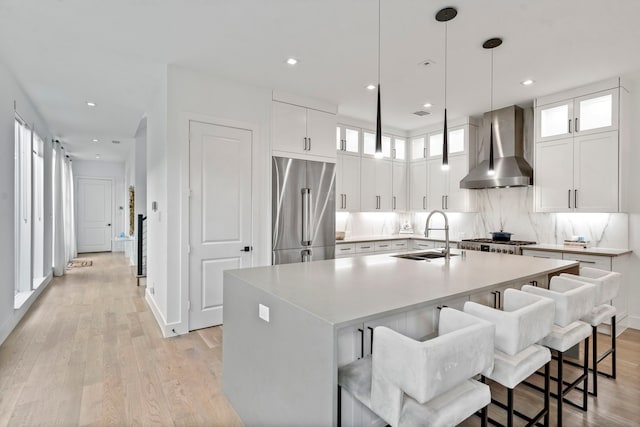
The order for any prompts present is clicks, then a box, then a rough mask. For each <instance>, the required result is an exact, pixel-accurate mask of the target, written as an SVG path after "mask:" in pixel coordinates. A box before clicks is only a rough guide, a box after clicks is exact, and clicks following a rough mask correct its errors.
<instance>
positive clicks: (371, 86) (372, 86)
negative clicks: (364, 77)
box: [367, 85, 376, 90]
mask: <svg viewBox="0 0 640 427" xmlns="http://www.w3.org/2000/svg"><path fill="white" fill-rule="evenodd" d="M375 88H376V85H368V86H367V89H369V90H374V89H375Z"/></svg>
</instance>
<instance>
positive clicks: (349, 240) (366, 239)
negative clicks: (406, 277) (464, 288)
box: [336, 233, 458, 245]
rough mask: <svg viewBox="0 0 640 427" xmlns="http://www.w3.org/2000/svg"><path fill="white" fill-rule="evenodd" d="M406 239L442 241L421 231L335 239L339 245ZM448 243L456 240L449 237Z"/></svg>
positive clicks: (456, 241) (442, 240)
mask: <svg viewBox="0 0 640 427" xmlns="http://www.w3.org/2000/svg"><path fill="white" fill-rule="evenodd" d="M407 239H412V240H432V241H434V242H444V241H445V240H444V239H436V238H433V237H424V234H421V233H414V234H392V235H390V236H388V235H387V236H356V237H349V238H345V239H343V240H336V244H337V245H339V244H340V243H360V242H373V241H378V240H407ZM449 243H452V244H454V243H455V244H457V243H458V240H451V239H449Z"/></svg>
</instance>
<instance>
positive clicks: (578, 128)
mask: <svg viewBox="0 0 640 427" xmlns="http://www.w3.org/2000/svg"><path fill="white" fill-rule="evenodd" d="M573 130H574V131H576V132H580V126H579V125H578V118H577V117H576V124H575V126H574V129H573Z"/></svg>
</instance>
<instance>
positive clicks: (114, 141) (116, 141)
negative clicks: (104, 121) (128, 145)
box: [111, 139, 120, 144]
mask: <svg viewBox="0 0 640 427" xmlns="http://www.w3.org/2000/svg"><path fill="white" fill-rule="evenodd" d="M111 143H112V144H120V141H118V140H117V139H114V140H113V141H111Z"/></svg>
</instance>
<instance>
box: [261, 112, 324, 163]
mask: <svg viewBox="0 0 640 427" xmlns="http://www.w3.org/2000/svg"><path fill="white" fill-rule="evenodd" d="M272 105H273V111H272V114H273V117H272V123H273V125H272V141H271V148H272V149H273V150H276V151H286V152H289V153H303V152H306V151H305V150H306V147H307V144H306V141H305V138H306V137H307V109H306V108H303V107H298V106H296V105H291V104H285V103H283V102H276V101H274V102H273V104H272ZM331 135H332V138H335V123H334V126H333V127H332V133H331ZM332 141H333V140H332ZM333 147H334V146H333V144H331V148H332V151H333V155H334V156H335V149H334V148H333Z"/></svg>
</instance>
